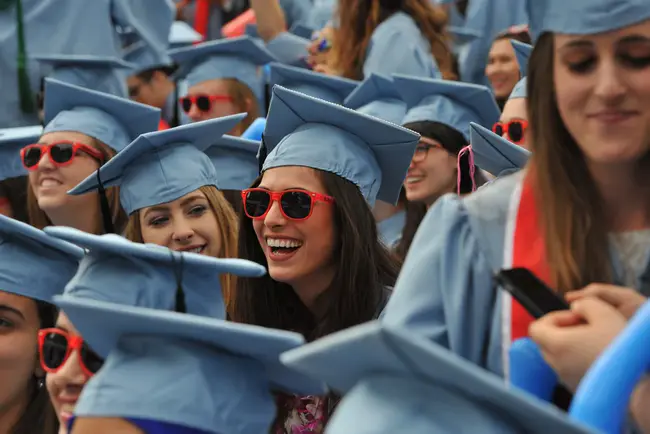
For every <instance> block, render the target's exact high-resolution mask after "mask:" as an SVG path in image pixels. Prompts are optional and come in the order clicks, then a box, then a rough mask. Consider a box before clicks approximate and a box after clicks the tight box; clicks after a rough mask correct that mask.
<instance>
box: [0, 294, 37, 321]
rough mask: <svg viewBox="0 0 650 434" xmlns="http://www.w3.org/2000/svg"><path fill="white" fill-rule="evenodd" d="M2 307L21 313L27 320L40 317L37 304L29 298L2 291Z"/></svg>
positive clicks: (0, 299)
mask: <svg viewBox="0 0 650 434" xmlns="http://www.w3.org/2000/svg"><path fill="white" fill-rule="evenodd" d="M0 306H7V307H10V308H12V309H16V310H17V311H19V312H21V313H22V314H23V316H24V317H25V318H29V317H31V316H36V315H38V313H37V311H36V302H35V301H34V300H32V299H31V298H28V297H23V296H22V295H17V294H13V293H11V292H5V291H0Z"/></svg>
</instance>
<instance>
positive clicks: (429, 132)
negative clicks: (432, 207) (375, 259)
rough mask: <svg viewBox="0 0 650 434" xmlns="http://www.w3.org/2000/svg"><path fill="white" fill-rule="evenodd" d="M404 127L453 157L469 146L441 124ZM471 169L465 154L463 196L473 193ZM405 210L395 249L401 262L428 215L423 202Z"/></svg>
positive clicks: (424, 123) (462, 161)
mask: <svg viewBox="0 0 650 434" xmlns="http://www.w3.org/2000/svg"><path fill="white" fill-rule="evenodd" d="M404 127H405V128H408V129H410V130H413V131H415V132H417V133H419V134H420V135H421V136H422V137H428V138H430V139H433V140H436V141H437V142H439V143H440V144H441V145H442V146H443V148H445V149H446V150H447V152H449V153H450V154H452V155H458V154H459V153H460V151H461V150H462V149H463V148H464V147H466V146H467V145H468V143H467V140H466V139H465V136H463V135H462V134H461V133H460V131H457V130H456V129H454V128H451V127H450V126H448V125H445V124H442V123H440V122H432V121H422V122H413V123H409V124H406V125H404ZM470 169H471V168H470V160H469V154H468V153H466V154H463V156H462V157H461V158H460V193H461V194H468V193H471V192H472V177H471V174H470ZM477 176H480V175H479V172H478V171H477V173H476V174H475V177H477ZM477 183H480V181H477ZM405 210H406V221H405V223H404V229H403V230H402V238H401V239H400V242H399V243H398V244H397V247H395V253H396V254H397V256H398V257H399V258H400V259H401V260H404V259H405V258H406V254H407V253H408V251H409V249H410V248H411V243H413V238H415V233H416V232H417V230H418V227H420V223H421V222H422V219H423V218H424V216H425V215H426V213H427V206H426V205H425V204H424V203H422V202H410V201H407V203H406V207H405Z"/></svg>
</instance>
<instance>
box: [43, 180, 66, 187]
mask: <svg viewBox="0 0 650 434" xmlns="http://www.w3.org/2000/svg"><path fill="white" fill-rule="evenodd" d="M57 185H61V183H60V182H59V181H55V180H54V179H44V180H43V181H41V186H42V187H56V186H57Z"/></svg>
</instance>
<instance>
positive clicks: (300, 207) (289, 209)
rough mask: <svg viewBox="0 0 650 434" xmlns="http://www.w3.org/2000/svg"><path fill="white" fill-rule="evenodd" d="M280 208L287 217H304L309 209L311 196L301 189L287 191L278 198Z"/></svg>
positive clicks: (307, 214)
mask: <svg viewBox="0 0 650 434" xmlns="http://www.w3.org/2000/svg"><path fill="white" fill-rule="evenodd" d="M280 203H281V204H282V210H283V211H284V213H285V214H286V215H287V217H289V218H292V219H304V218H307V216H309V212H310V211H311V197H309V195H308V194H307V193H305V192H302V191H287V192H285V193H284V194H283V195H282V199H281V200H280Z"/></svg>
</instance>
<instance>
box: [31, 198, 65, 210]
mask: <svg viewBox="0 0 650 434" xmlns="http://www.w3.org/2000/svg"><path fill="white" fill-rule="evenodd" d="M66 199H67V197H60V196H41V197H40V198H38V200H37V202H38V207H39V208H40V209H41V210H43V211H44V212H46V213H47V212H48V211H54V210H57V209H61V208H63V207H65V206H67V205H68V201H67V200H66Z"/></svg>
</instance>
